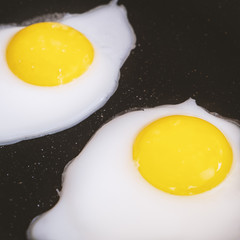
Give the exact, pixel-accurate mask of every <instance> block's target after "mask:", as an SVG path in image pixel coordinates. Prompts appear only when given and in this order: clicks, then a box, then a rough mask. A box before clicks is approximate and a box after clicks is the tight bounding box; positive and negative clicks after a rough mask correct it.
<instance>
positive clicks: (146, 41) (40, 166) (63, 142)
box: [0, 0, 240, 240]
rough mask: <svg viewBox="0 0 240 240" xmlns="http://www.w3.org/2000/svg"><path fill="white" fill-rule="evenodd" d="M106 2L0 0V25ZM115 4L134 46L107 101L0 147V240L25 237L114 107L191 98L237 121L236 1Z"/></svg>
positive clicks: (239, 8)
mask: <svg viewBox="0 0 240 240" xmlns="http://www.w3.org/2000/svg"><path fill="white" fill-rule="evenodd" d="M107 2H108V1H104V0H39V1H37V0H35V1H34V0H1V1H0V23H1V24H4V23H5V24H7V23H18V24H20V23H21V22H22V21H24V20H27V19H30V18H33V17H36V16H40V15H43V14H46V13H55V12H59V13H63V12H70V13H81V12H84V11H87V10H89V9H91V8H93V7H96V6H98V5H101V4H104V3H107ZM120 4H124V5H125V6H126V8H127V10H128V16H129V20H130V22H131V24H132V26H133V28H134V30H135V33H136V36H137V45H136V48H135V49H134V50H133V51H132V53H131V55H130V57H129V58H128V59H127V61H126V62H125V64H124V66H123V67H122V69H121V78H120V82H119V87H118V89H117V91H116V92H115V94H114V95H113V96H112V97H111V98H110V100H109V101H108V102H107V104H106V105H105V106H104V107H102V108H101V109H100V110H98V111H97V112H96V113H94V114H93V115H92V116H90V117H89V118H87V119H86V120H85V121H83V122H81V123H80V124H78V125H77V126H75V127H72V128H71V129H68V130H65V131H63V132H60V133H57V134H53V135H48V136H45V137H41V138H37V139H33V140H28V141H22V142H20V143H17V144H13V145H8V146H1V147H0V187H1V189H0V221H1V223H0V239H1V240H7V239H25V232H26V229H27V227H28V225H29V223H30V221H31V219H32V218H34V217H35V216H36V215H38V214H40V213H42V212H44V211H46V210H48V209H49V208H51V207H52V206H54V204H55V203H56V202H57V201H58V194H57V191H56V189H59V190H60V189H61V174H62V172H63V168H64V166H65V165H66V164H67V163H68V162H69V161H70V160H72V159H73V158H74V157H75V156H77V155H78V154H79V152H80V151H81V150H82V148H83V147H84V146H85V144H86V143H87V141H88V140H89V139H90V137H91V136H92V135H93V134H94V133H95V132H96V130H97V129H99V128H100V127H101V126H102V125H103V124H104V123H106V122H107V121H108V120H110V119H112V118H113V117H114V116H117V115H118V114H119V113H122V112H124V111H129V110H130V109H135V108H137V109H138V108H144V107H154V106H157V105H163V104H175V103H180V102H183V101H184V100H186V99H188V98H190V97H192V98H194V99H196V101H197V103H198V104H199V105H201V106H202V107H204V108H206V109H208V110H209V111H212V112H217V113H219V114H221V115H223V116H225V117H229V118H232V119H238V120H240V102H239V92H240V14H239V13H240V2H239V1H233V0H232V1H228V0H218V1H192V0H186V1H181V0H180V1H179V0H176V1H174V0H169V1H167V0H166V1H163V0H160V1H154V0H152V1H151V0H142V1H140V0H122V1H120ZM0 74H1V73H0ZM16 101H17V99H16ZM1 104H3V103H1ZM4 104H6V107H7V103H4ZM16 121H17V119H16ZM0 124H1V113H0ZM0 134H1V133H0Z"/></svg>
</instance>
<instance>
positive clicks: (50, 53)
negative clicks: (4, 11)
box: [6, 22, 94, 86]
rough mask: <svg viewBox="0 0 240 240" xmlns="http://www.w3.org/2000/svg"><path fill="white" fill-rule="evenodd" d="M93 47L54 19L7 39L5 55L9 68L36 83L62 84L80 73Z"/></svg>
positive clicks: (18, 75)
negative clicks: (8, 40)
mask: <svg viewBox="0 0 240 240" xmlns="http://www.w3.org/2000/svg"><path fill="white" fill-rule="evenodd" d="M93 57H94V50H93V47H92V44H91V43H90V42H89V41H88V39H87V38H86V37H85V36H84V35H83V34H82V33H80V32H78V31H77V30H75V29H73V28H71V27H69V26H66V25H63V24H61V23H55V22H43V23H36V24H33V25H30V26H28V27H25V28H23V29H22V30H20V31H19V32H18V33H16V34H15V35H14V36H13V38H12V39H11V40H10V42H9V44H8V46H7V50H6V58H7V63H8V66H9V68H10V69H11V71H12V72H13V73H14V74H15V75H16V76H17V77H18V78H20V79H22V80H23V81H25V82H27V83H30V84H34V85H38V86H56V85H60V84H65V83H68V82H70V81H72V80H73V79H75V78H77V77H79V76H80V75H82V74H83V73H84V72H85V71H86V70H87V69H88V67H89V66H90V64H91V63H92V61H93Z"/></svg>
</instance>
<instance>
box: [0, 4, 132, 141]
mask: <svg viewBox="0 0 240 240" xmlns="http://www.w3.org/2000/svg"><path fill="white" fill-rule="evenodd" d="M0 39H1V40H0V72H1V76H0V112H1V120H0V144H10V143H14V142H17V141H20V140H23V139H29V138H34V137H39V136H42V135H45V134H49V133H54V132H57V131H61V130H63V129H66V128H69V127H71V126H73V125H75V124H77V123H79V122H80V121H82V120H83V119H85V118H87V117H88V116H89V115H90V114H91V113H93V112H94V111H96V110H97V109H98V108H100V107H101V106H102V105H103V104H104V103H105V102H106V101H107V100H108V99H109V97H110V96H111V95H112V94H113V92H114V91H115V90H116V88H117V85H118V79H119V76H120V75H119V71H120V68H121V66H122V64H123V63H124V61H125V59H126V58H127V57H128V55H129V53H130V51H131V49H132V48H134V46H135V35H134V32H133V29H132V27H131V25H130V23H129V22H128V19H127V13H126V9H125V8H124V7H123V6H118V5H117V3H116V1H113V2H111V3H109V4H108V5H103V6H100V7H98V8H95V9H93V10H91V11H89V12H86V13H83V14H65V15H64V16H63V17H62V18H61V19H59V20H58V22H40V23H36V24H32V25H30V26H27V27H16V26H5V27H4V26H1V30H0Z"/></svg>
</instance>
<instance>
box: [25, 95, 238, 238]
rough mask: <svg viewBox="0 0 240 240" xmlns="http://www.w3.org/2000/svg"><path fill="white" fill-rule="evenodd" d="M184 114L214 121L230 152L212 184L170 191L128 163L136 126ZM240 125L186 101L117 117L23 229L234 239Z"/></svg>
mask: <svg viewBox="0 0 240 240" xmlns="http://www.w3.org/2000/svg"><path fill="white" fill-rule="evenodd" d="M169 115H187V116H195V117H198V118H201V119H204V120H206V121H208V122H210V123H212V124H213V125H215V126H216V127H217V128H218V129H219V130H220V131H221V132H222V133H223V134H224V135H225V137H226V138H227V139H228V141H229V143H230V145H231V147H232V150H233V165H232V168H231V170H230V173H229V174H228V176H227V177H226V178H225V180H224V181H223V182H222V183H221V184H219V185H218V186H217V187H215V188H213V189H211V190H209V191H207V192H204V193H201V194H198V195H193V196H175V195H171V194H168V193H165V192H163V191H161V190H158V189H156V188H155V187H153V186H152V185H150V184H149V183H148V182H147V181H146V180H145V179H143V177H142V176H141V175H140V173H139V172H138V170H137V167H136V166H135V164H134V161H133V160H132V146H133V142H134V140H135V137H136V136H137V134H138V133H139V131H140V130H141V129H142V128H143V127H144V126H146V125H148V124H149V123H151V122H153V121H154V120H156V119H158V118H161V117H164V116H169ZM239 146H240V129H239V127H238V126H237V125H235V124H233V123H231V122H229V121H226V120H224V119H223V118H219V117H216V116H214V115H212V114H209V113H208V112H206V111H205V110H204V109H203V108H201V107H199V106H197V105H196V103H195V101H194V100H191V99H190V100H188V101H186V102H184V103H182V104H179V105H165V106H160V107H156V108H152V109H145V110H142V111H135V112H130V113H127V114H124V115H122V116H119V117H117V118H115V119H114V120H112V121H110V122H109V123H107V124H106V125H105V126H103V127H102V128H101V129H100V130H99V131H98V132H97V133H96V134H95V136H94V137H93V138H92V139H91V140H90V142H89V143H88V144H87V146H86V147H85V148H84V150H83V151H82V152H81V153H80V155H79V156H78V157H77V158H76V159H74V160H73V161H72V162H71V164H70V165H68V166H67V167H66V170H65V172H64V174H63V176H64V177H63V189H62V191H61V194H60V195H61V197H60V200H59V202H58V203H57V205H56V206H55V207H54V208H53V209H51V210H50V211H48V212H47V213H44V214H42V215H41V216H39V217H37V218H35V219H34V220H33V222H32V223H31V225H30V227H29V229H28V237H29V239H36V240H50V239H51V240H53V239H58V240H65V239H69V240H77V239H78V240H113V239H114V240H193V239H194V240H239V239H240V151H239Z"/></svg>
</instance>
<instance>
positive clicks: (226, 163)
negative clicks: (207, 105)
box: [133, 115, 233, 195]
mask: <svg viewBox="0 0 240 240" xmlns="http://www.w3.org/2000/svg"><path fill="white" fill-rule="evenodd" d="M232 158H233V153H232V149H231V146H230V144H229V143H228V141H227V139H226V138H225V136H224V135H223V134H222V133H221V131H220V130H219V129H217V128H216V127H215V126H213V125H212V124H210V123H209V122H207V121H205V120H202V119H199V118H196V117H190V116H182V115H173V116H168V117H163V118H160V119H158V120H156V121H154V122H153V123H151V124H149V125H148V126H146V127H145V128H144V129H143V130H142V131H141V132H140V133H139V134H138V135H137V137H136V139H135V142H134V144H133V159H134V160H135V161H136V162H137V166H138V170H139V172H140V174H141V175H142V176H143V178H145V179H146V180H147V181H148V182H149V183H150V184H152V185H153V186H154V187H156V188H158V189H160V190H162V191H165V192H167V193H171V194H175V195H193V194H199V193H203V192H205V191H208V190H210V189H212V188H214V187H216V186H217V185H218V184H219V183H221V182H222V181H223V180H224V178H225V177H226V175H227V174H228V172H229V171H230V168H231V165H232Z"/></svg>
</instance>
